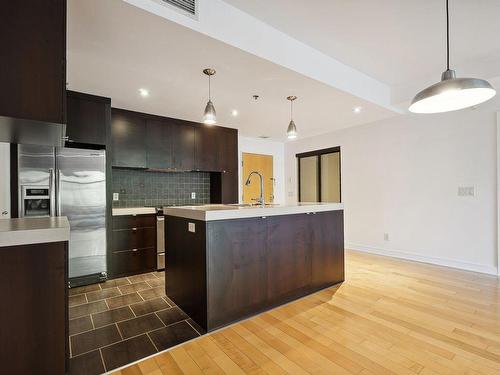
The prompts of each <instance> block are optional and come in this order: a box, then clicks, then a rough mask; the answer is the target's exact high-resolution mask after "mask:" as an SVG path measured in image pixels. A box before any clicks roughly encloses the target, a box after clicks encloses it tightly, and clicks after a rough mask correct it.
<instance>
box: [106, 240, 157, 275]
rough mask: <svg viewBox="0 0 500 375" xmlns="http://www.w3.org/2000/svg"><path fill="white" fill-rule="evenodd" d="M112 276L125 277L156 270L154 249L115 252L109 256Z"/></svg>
mask: <svg viewBox="0 0 500 375" xmlns="http://www.w3.org/2000/svg"><path fill="white" fill-rule="evenodd" d="M111 263H112V264H113V276H114V277H119V276H127V275H135V274H139V273H144V272H148V271H154V270H155V268H156V249H155V248H153V247H150V248H146V249H134V250H123V251H115V252H113V253H112V254H111Z"/></svg>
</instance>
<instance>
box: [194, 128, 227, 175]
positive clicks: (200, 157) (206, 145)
mask: <svg viewBox="0 0 500 375" xmlns="http://www.w3.org/2000/svg"><path fill="white" fill-rule="evenodd" d="M221 135H222V134H221V130H220V128H219V127H217V126H206V125H200V126H199V127H196V130H195V169H196V170H199V171H207V172H216V171H221V170H222V165H221V162H220V156H221V154H220V152H219V147H220V145H221V144H222V139H221Z"/></svg>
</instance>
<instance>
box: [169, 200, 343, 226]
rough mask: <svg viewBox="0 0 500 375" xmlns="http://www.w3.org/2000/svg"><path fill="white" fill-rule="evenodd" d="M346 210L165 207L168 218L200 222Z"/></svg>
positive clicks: (318, 207) (330, 207)
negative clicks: (211, 209)
mask: <svg viewBox="0 0 500 375" xmlns="http://www.w3.org/2000/svg"><path fill="white" fill-rule="evenodd" d="M340 210H344V205H343V204H331V205H308V206H279V207H266V208H260V207H253V208H247V209H237V208H235V209H233V210H232V209H227V210H213V211H210V210H208V211H204V210H192V209H189V208H183V207H165V215H166V216H175V217H182V218H184V219H191V220H198V221H207V222H208V221H217V220H233V219H248V218H252V217H268V216H280V215H296V214H306V213H316V212H327V211H340Z"/></svg>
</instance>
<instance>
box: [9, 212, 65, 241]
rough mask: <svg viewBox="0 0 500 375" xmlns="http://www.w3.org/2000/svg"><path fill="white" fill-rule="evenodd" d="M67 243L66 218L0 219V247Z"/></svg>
mask: <svg viewBox="0 0 500 375" xmlns="http://www.w3.org/2000/svg"><path fill="white" fill-rule="evenodd" d="M61 241H69V221H68V219H67V218H66V216H60V217H41V218H20V219H0V247H3V246H17V245H29V244H37V243H46V242H61Z"/></svg>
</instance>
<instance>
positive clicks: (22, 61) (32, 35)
mask: <svg viewBox="0 0 500 375" xmlns="http://www.w3.org/2000/svg"><path fill="white" fill-rule="evenodd" d="M0 14H1V15H2V20H1V22H0V45H1V46H2V54H1V55H2V57H1V58H0V82H2V90H0V116H8V117H16V118H23V119H30V120H38V121H47V122H54V123H64V122H65V103H66V0H51V1H41V0H37V1H30V2H25V1H1V2H0Z"/></svg>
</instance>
